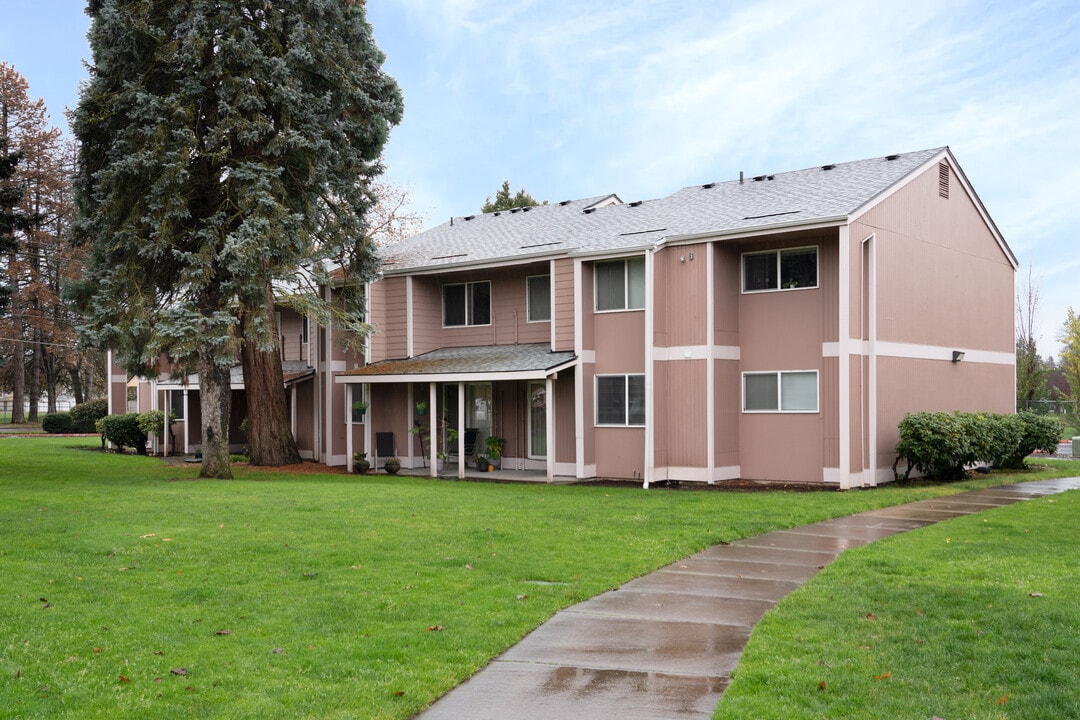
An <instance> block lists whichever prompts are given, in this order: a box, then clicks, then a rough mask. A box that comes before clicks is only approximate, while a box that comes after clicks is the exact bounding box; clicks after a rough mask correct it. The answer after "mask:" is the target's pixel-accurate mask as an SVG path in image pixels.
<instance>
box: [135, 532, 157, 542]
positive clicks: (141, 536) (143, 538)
mask: <svg viewBox="0 0 1080 720" xmlns="http://www.w3.org/2000/svg"><path fill="white" fill-rule="evenodd" d="M152 537H157V533H146V534H145V535H140V536H139V538H140V539H142V540H146V539H147V538H152Z"/></svg>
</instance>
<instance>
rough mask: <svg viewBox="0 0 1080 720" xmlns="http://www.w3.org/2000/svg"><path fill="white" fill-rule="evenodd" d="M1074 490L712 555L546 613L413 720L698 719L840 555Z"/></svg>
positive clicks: (1008, 491) (1020, 492)
mask: <svg viewBox="0 0 1080 720" xmlns="http://www.w3.org/2000/svg"><path fill="white" fill-rule="evenodd" d="M1078 488H1080V478H1068V479H1063V480H1042V481H1037V482H1030V483H1023V484H1019V485H1006V486H1002V487H996V488H990V489H986V490H975V491H972V492H967V493H962V494H959V495H952V496H950V497H946V498H939V499H935V500H922V501H919V502H914V503H909V504H907V505H898V506H895V507H889V508H882V509H881V510H871V511H869V512H863V513H859V514H857V515H851V516H848V517H843V518H836V519H834V520H827V521H825V522H820V523H815V524H813V525H804V526H802V527H797V528H791V529H789V530H782V531H779V532H773V533H768V534H767V535H759V536H757V537H752V538H747V539H745V540H739V541H736V542H733V543H731V544H729V545H717V546H716V547H713V548H710V549H708V550H706V551H704V552H702V553H698V554H697V555H694V556H692V557H690V558H687V559H685V560H682V561H680V562H677V563H674V564H672V565H668V566H667V567H665V568H661V569H660V570H658V571H656V572H654V573H651V574H649V575H645V576H643V577H640V578H637V579H635V580H631V581H630V582H628V583H626V584H625V585H623V586H622V587H621V588H619V589H618V590H613V591H611V592H607V593H604V594H603V595H598V596H597V597H595V598H592V599H591V600H587V601H585V602H583V603H580V604H578V605H575V606H573V607H570V608H567V609H566V610H563V611H562V612H560V613H558V614H556V615H555V616H554V617H553V618H551V620H549V621H548V622H546V623H544V624H543V625H542V626H540V627H539V628H537V629H536V630H535V631H533V632H532V633H531V634H529V635H528V636H527V637H526V638H525V639H523V640H522V641H521V642H520V643H518V644H517V645H515V646H514V647H512V648H510V649H509V650H507V651H506V652H505V653H503V654H502V655H501V656H499V657H498V658H496V659H495V660H493V661H492V662H491V663H490V664H489V665H488V666H487V667H485V668H484V669H483V670H481V671H480V672H478V673H477V674H476V675H474V676H473V677H472V678H470V679H469V680H467V681H466V682H465V683H463V684H461V685H460V686H458V687H457V688H455V689H454V690H452V691H450V692H449V693H448V694H446V695H445V696H443V697H442V698H441V699H440V700H439V701H437V702H436V703H435V704H434V705H432V706H431V708H429V709H428V710H427V711H425V712H423V713H421V714H420V715H418V716H417V720H488V719H490V720H505V718H516V719H517V720H548V719H550V720H575V719H578V718H580V719H585V718H588V719H589V720H598V719H607V718H612V719H615V720H654V719H655V720H660V719H664V720H668V719H671V718H698V719H701V720H707V719H708V718H710V717H711V716H712V711H713V709H714V708H715V706H716V703H717V701H718V700H719V699H720V695H721V694H722V693H723V692H724V689H725V688H726V687H727V684H728V681H729V678H730V673H731V671H732V670H734V669H735V666H736V665H737V664H738V662H739V657H740V655H741V654H742V649H743V646H744V645H745V644H746V641H747V639H748V638H749V637H750V631H751V629H752V628H753V626H754V623H756V622H757V621H758V619H759V618H760V617H761V616H762V614H764V613H765V611H766V610H768V609H769V608H771V607H772V606H773V605H774V604H776V602H777V601H779V600H780V599H781V598H783V597H784V596H785V595H787V594H788V593H789V592H791V591H792V590H794V589H795V588H797V587H798V586H799V585H801V584H802V583H804V582H806V580H808V579H809V578H810V577H812V576H813V575H815V574H816V573H817V571H818V570H820V569H821V568H822V567H823V566H825V565H826V564H828V563H829V562H831V561H832V560H834V559H836V557H837V556H838V555H839V554H840V553H842V552H843V551H844V550H846V549H848V548H852V547H857V546H859V545H864V544H866V543H868V542H873V541H874V540H879V539H881V538H885V537H889V536H892V535H896V534H899V533H902V532H906V531H907V530H913V529H915V528H920V527H924V526H926V525H932V524H933V523H936V522H940V521H942V520H948V519H950V518H955V517H959V516H961V515H969V514H971V513H976V512H979V511H981V510H986V509H989V508H995V507H1001V506H1004V505H1010V504H1012V503H1015V502H1018V501H1021V500H1028V499H1030V498H1034V497H1041V496H1043V495H1050V494H1055V493H1060V492H1064V491H1066V490H1074V489H1078Z"/></svg>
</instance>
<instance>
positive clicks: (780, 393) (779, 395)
mask: <svg viewBox="0 0 1080 720" xmlns="http://www.w3.org/2000/svg"><path fill="white" fill-rule="evenodd" d="M810 374H812V375H813V376H814V391H815V392H814V408H813V409H812V410H785V409H784V383H783V382H782V381H781V378H782V376H784V375H810ZM750 375H753V376H756V377H762V376H765V375H772V376H774V377H775V378H776V409H775V410H773V409H755V410H749V409H747V407H746V378H747V376H750ZM742 411H743V412H744V413H746V414H762V413H765V414H776V413H785V414H796V415H798V414H802V415H813V414H815V413H819V412H821V375H820V373H819V372H818V371H817V370H765V371H749V372H744V373H743V374H742Z"/></svg>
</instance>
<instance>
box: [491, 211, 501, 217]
mask: <svg viewBox="0 0 1080 720" xmlns="http://www.w3.org/2000/svg"><path fill="white" fill-rule="evenodd" d="M491 214H492V215H494V216H495V217H499V216H500V215H502V211H501V210H499V211H496V212H493V213H491Z"/></svg>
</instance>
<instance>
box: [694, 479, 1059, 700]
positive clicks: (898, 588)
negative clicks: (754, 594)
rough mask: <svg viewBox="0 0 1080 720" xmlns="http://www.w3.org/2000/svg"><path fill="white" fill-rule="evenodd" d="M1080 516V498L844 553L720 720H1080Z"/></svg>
mask: <svg viewBox="0 0 1080 720" xmlns="http://www.w3.org/2000/svg"><path fill="white" fill-rule="evenodd" d="M1069 465H1070V466H1073V467H1075V465H1076V463H1069ZM1078 515H1080V492H1075V491H1074V492H1070V493H1066V494H1063V495H1059V496H1055V497H1048V498H1043V499H1039V500H1032V501H1029V502H1025V503H1020V504H1017V505H1012V506H1009V507H1006V508H1001V509H996V510H990V511H986V512H983V513H979V514H977V515H974V516H967V517H963V518H959V519H956V520H951V521H948V522H945V523H941V524H938V525H933V526H930V527H927V528H924V529H922V530H918V531H914V532H910V533H906V534H903V535H898V536H896V537H893V538H889V539H887V540H882V541H880V542H877V543H874V544H871V545H867V546H864V547H862V548H859V549H857V550H851V551H848V552H846V553H844V554H843V555H842V556H841V557H840V559H838V560H837V561H836V562H834V563H832V564H831V565H829V566H828V567H827V568H826V569H825V570H824V571H823V572H821V573H819V574H818V575H817V576H816V577H814V578H813V579H812V580H810V582H808V583H807V584H806V585H804V586H803V587H802V588H800V589H799V590H797V591H796V592H794V593H793V594H791V595H790V596H788V597H787V598H785V599H784V600H783V601H782V602H781V603H780V604H778V605H777V606H776V607H775V608H774V609H773V610H771V611H770V612H769V613H767V614H766V615H765V617H764V618H763V619H762V621H761V623H760V624H759V625H758V626H757V627H756V628H755V629H754V632H753V635H752V636H751V638H750V642H749V644H748V646H747V648H746V651H745V653H744V655H743V657H742V662H741V663H740V665H739V667H738V669H737V671H736V673H735V679H734V681H733V682H732V684H731V685H730V687H729V688H728V690H727V692H726V693H725V695H724V697H723V699H722V700H721V702H720V704H719V705H718V707H717V710H716V712H715V714H714V716H713V717H714V718H717V719H725V720H726V719H730V718H755V719H768V718H782V719H783V720H800V719H801V718H923V719H928V718H931V717H933V716H937V717H940V718H970V719H974V720H990V719H994V720H996V719H999V718H1067V717H1068V718H1076V717H1080V692H1078V691H1077V688H1080V633H1077V628H1078V627H1080V604H1078V603H1077V601H1076V588H1077V587H1078V586H1080V563H1078V561H1077V558H1078V557H1080V529H1078V528H1077V525H1076V517H1077V516H1078Z"/></svg>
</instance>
